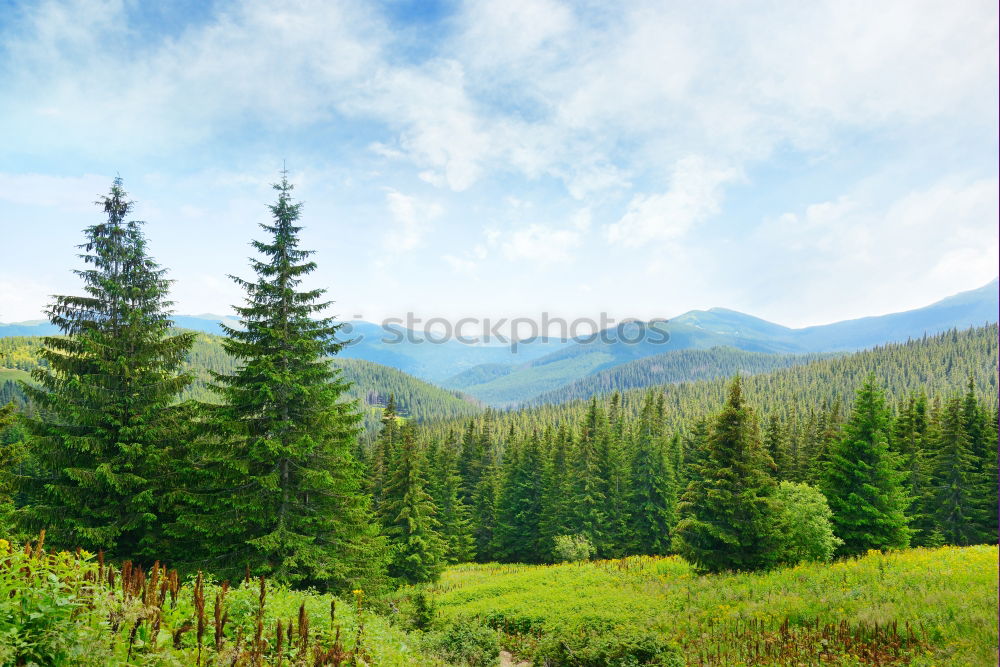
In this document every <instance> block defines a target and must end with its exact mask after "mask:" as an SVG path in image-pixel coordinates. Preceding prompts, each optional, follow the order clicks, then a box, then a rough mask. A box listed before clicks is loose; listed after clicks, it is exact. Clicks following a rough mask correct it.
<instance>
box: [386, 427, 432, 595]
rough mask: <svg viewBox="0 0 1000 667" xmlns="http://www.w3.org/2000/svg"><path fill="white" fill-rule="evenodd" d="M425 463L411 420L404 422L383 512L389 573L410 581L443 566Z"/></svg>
mask: <svg viewBox="0 0 1000 667" xmlns="http://www.w3.org/2000/svg"><path fill="white" fill-rule="evenodd" d="M425 466H426V461H425V460H424V456H423V452H421V450H420V447H419V446H418V445H417V441H416V435H415V433H414V427H413V424H412V423H407V424H406V425H405V426H403V428H402V430H401V432H400V447H399V456H398V458H397V459H396V461H395V462H394V463H393V465H392V472H391V474H390V477H389V482H388V484H387V485H386V489H385V501H384V512H385V516H386V519H385V521H386V523H385V533H386V535H388V537H389V540H390V546H391V549H392V560H391V562H390V564H389V575H390V576H392V577H396V578H399V579H402V580H403V581H406V582H408V583H411V584H416V583H422V582H427V581H434V580H436V579H437V578H438V576H440V574H441V571H442V570H443V569H444V555H445V549H446V545H445V543H444V541H443V540H442V539H441V534H440V533H439V532H438V529H439V528H440V523H439V522H438V520H437V511H438V510H437V507H436V506H435V505H434V499H433V498H431V495H430V493H428V491H427V487H428V482H427V476H426V471H425Z"/></svg>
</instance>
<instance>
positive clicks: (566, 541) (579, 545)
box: [553, 535, 594, 563]
mask: <svg viewBox="0 0 1000 667" xmlns="http://www.w3.org/2000/svg"><path fill="white" fill-rule="evenodd" d="M553 553H554V554H555V557H556V560H557V561H558V562H560V563H577V562H580V561H584V560H590V557H591V556H593V555H594V545H593V544H591V542H590V539H588V538H587V536H586V535H556V537H555V548H554V549H553Z"/></svg>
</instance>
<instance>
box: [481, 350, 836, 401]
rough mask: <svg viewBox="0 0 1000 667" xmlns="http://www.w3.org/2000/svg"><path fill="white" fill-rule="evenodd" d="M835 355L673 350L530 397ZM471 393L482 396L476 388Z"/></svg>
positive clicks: (577, 394)
mask: <svg viewBox="0 0 1000 667" xmlns="http://www.w3.org/2000/svg"><path fill="white" fill-rule="evenodd" d="M832 356H834V355H831V354H768V353H766V352H749V351H747V350H738V349H736V348H732V347H713V348H711V349H707V350H670V351H668V352H663V353H661V354H654V355H652V356H649V357H646V358H644V359H637V360H635V361H630V362H628V363H623V364H620V365H617V366H613V367H612V368H605V369H603V370H600V371H597V372H593V373H591V374H589V375H587V376H586V377H583V378H581V379H579V380H576V381H575V382H572V383H570V384H567V385H565V386H562V387H559V388H557V389H553V390H551V391H547V392H545V393H541V394H540V395H537V396H535V397H534V398H532V399H531V400H530V403H531V404H532V405H544V404H546V403H565V402H566V401H573V400H586V399H589V398H591V397H593V396H599V395H602V394H607V395H610V394H612V393H614V392H623V391H627V390H629V389H633V390H635V389H642V388H644V387H653V386H657V385H664V384H674V383H678V382H685V383H687V382H697V381H699V380H712V379H716V378H728V377H732V376H734V375H744V376H747V375H757V374H759V373H770V372H772V371H775V370H778V369H781V368H790V367H792V366H801V365H803V364H808V363H811V362H813V361H817V360H819V359H825V358H829V357H832ZM468 390H469V391H470V393H473V394H474V395H477V396H478V395H479V394H478V393H476V390H475V389H473V388H469V389H468Z"/></svg>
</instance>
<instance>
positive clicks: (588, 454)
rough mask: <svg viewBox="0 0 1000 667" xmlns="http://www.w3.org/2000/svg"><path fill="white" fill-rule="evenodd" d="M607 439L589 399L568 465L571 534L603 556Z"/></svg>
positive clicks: (598, 409) (604, 420) (598, 411)
mask: <svg viewBox="0 0 1000 667" xmlns="http://www.w3.org/2000/svg"><path fill="white" fill-rule="evenodd" d="M608 437H609V434H608V421H607V417H606V416H605V414H604V411H603V410H602V409H601V407H600V406H599V405H598V404H597V400H596V399H592V400H591V402H590V407H589V408H588V410H587V416H586V419H585V420H584V423H583V425H582V427H581V430H580V439H579V441H578V443H577V448H576V452H575V453H574V455H573V459H572V463H571V464H570V475H571V479H572V484H573V486H572V489H571V494H572V507H571V512H572V519H571V520H570V526H571V527H572V528H573V532H574V533H576V534H579V535H584V536H586V537H587V539H589V540H590V543H591V544H592V545H594V548H595V549H596V551H597V553H598V554H600V555H602V556H603V555H606V554H607V553H608V551H609V549H610V546H611V545H610V539H609V535H608V532H609V531H608V528H607V506H606V497H605V495H604V492H605V490H606V488H607V482H606V481H605V479H604V478H603V477H602V470H601V467H600V465H601V459H602V456H601V453H602V452H603V451H605V448H606V447H607V445H606V444H605V440H606V439H607V438H608Z"/></svg>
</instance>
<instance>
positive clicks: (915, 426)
mask: <svg viewBox="0 0 1000 667" xmlns="http://www.w3.org/2000/svg"><path fill="white" fill-rule="evenodd" d="M930 435H931V425H930V424H929V422H928V418H927V396H926V395H925V394H923V393H921V394H919V395H914V396H910V397H909V398H908V399H907V401H906V403H905V405H904V406H903V408H902V409H901V410H900V411H899V415H898V416H897V417H896V419H895V420H894V421H893V424H892V442H891V449H892V450H893V451H894V452H896V453H897V454H898V455H899V456H900V458H901V464H902V469H903V472H904V473H905V479H904V487H905V491H906V495H907V496H909V497H910V498H912V499H913V500H912V503H911V505H910V509H909V512H908V515H909V516H910V530H911V531H912V536H911V540H910V541H911V543H912V544H914V545H916V546H933V545H934V544H935V543H936V542H938V541H939V539H938V538H937V537H932V535H934V533H935V524H934V517H933V515H934V493H933V487H932V486H931V473H932V461H930V459H929V453H928V452H929V450H930V449H931V446H930V443H929V439H930ZM934 439H935V440H936V439H937V438H934Z"/></svg>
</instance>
